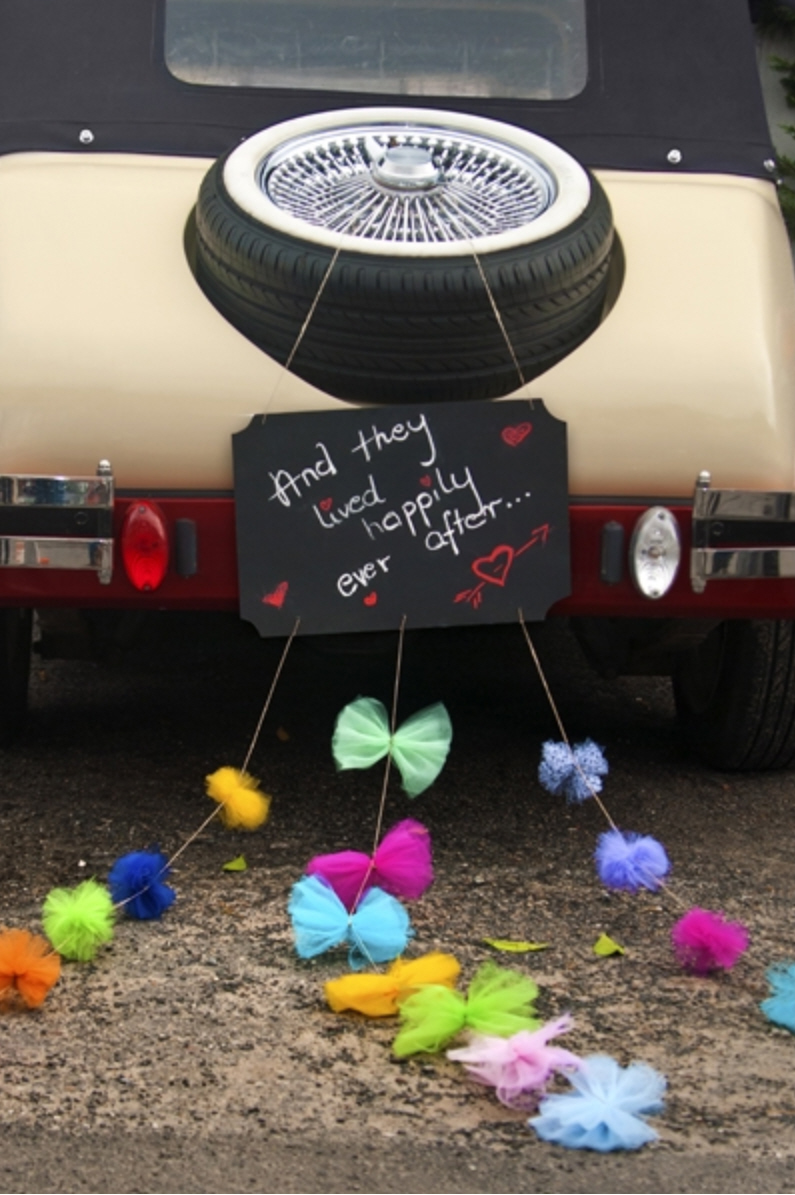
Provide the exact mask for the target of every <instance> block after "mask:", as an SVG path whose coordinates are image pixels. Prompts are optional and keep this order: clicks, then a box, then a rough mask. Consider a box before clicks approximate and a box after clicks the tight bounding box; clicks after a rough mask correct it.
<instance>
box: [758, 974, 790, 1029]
mask: <svg viewBox="0 0 795 1195" xmlns="http://www.w3.org/2000/svg"><path fill="white" fill-rule="evenodd" d="M765 974H766V975H767V980H768V983H769V984H770V986H771V988H772V989H773V995H772V996H768V998H767V1000H763V1001H762V1003H761V1004H760V1006H759V1007H760V1008H761V1009H762V1012H763V1013H764V1014H765V1016H766V1017H767V1019H768V1020H769V1021H772V1022H773V1024H774V1025H780V1026H781V1028H782V1029H789V1031H790V1033H795V963H775V964H774V965H773V966H772V967H768V969H767V971H766V972H765Z"/></svg>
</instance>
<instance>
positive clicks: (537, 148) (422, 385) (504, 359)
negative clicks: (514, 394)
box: [196, 108, 613, 403]
mask: <svg viewBox="0 0 795 1195" xmlns="http://www.w3.org/2000/svg"><path fill="white" fill-rule="evenodd" d="M196 230H197V249H196V256H197V261H196V273H197V278H198V280H199V283H200V285H201V286H202V288H203V290H204V292H205V294H206V295H207V297H208V298H209V299H210V300H211V302H212V303H213V304H214V305H215V307H216V308H217V309H218V311H219V312H221V314H222V315H224V316H225V317H226V319H228V320H229V322H230V323H231V324H233V325H234V327H235V328H237V329H238V330H239V331H240V332H242V333H243V335H244V336H246V337H248V338H249V340H252V341H253V342H254V343H255V344H257V345H259V347H260V348H262V349H263V350H264V351H265V352H266V353H268V354H269V355H270V356H272V357H274V358H275V359H276V360H277V361H279V362H281V363H282V364H285V363H289V367H290V368H291V369H292V370H294V372H295V373H297V374H299V375H300V376H301V377H303V378H304V379H305V380H306V381H308V382H311V383H312V384H314V385H315V386H318V387H319V388H320V389H322V390H325V391H326V392H328V393H329V394H332V395H335V396H336V397H338V398H342V399H348V400H351V401H359V402H371V403H372V402H412V401H422V402H429V401H444V400H454V399H464V398H468V399H484V398H495V397H498V396H500V395H503V394H507V393H509V392H510V391H512V390H515V389H517V388H518V386H519V385H520V384H521V383H522V381H529V380H530V379H531V378H534V377H536V376H537V375H539V374H541V373H543V372H544V371H545V370H547V369H549V368H550V366H552V365H554V364H555V363H556V362H558V361H560V360H561V359H562V358H563V357H565V356H567V354H568V353H570V352H571V351H572V350H573V349H574V348H576V347H577V346H578V345H579V344H581V343H582V342H583V341H584V340H585V339H586V337H588V336H589V335H590V334H591V333H592V332H593V331H594V329H595V328H596V327H597V325H598V324H599V322H600V319H601V317H602V311H603V307H604V298H605V291H606V288H607V281H608V268H609V263H610V254H611V248H612V243H613V225H612V217H611V212H610V205H609V203H608V200H607V197H606V195H605V193H604V191H603V190H602V188H601V186H600V185H599V183H598V181H597V180H596V179H595V178H594V177H593V175H591V174H590V173H589V172H588V171H586V170H585V169H584V168H583V167H582V166H580V165H579V164H578V163H577V162H576V161H575V160H574V159H573V158H572V157H571V156H570V155H569V154H567V153H566V152H565V151H563V150H562V149H560V148H559V147H558V146H555V145H553V144H551V143H550V142H548V141H545V140H544V139H542V138H540V137H538V136H536V135H534V134H532V133H528V132H525V131H523V130H521V129H517V128H514V127H512V126H510V125H506V124H501V123H498V122H496V121H492V120H484V119H479V118H476V117H472V116H468V115H464V114H462V113H453V112H439V111H434V110H429V109H414V108H375V109H351V110H347V111H337V112H326V113H319V114H316V115H313V116H308V117H302V118H299V119H297V120H292V121H288V122H286V123H284V124H280V125H275V126H273V127H271V128H269V129H265V130H264V131H262V132H260V133H257V134H255V135H254V136H252V137H250V138H248V139H247V140H246V141H244V142H242V143H241V144H240V145H239V146H238V147H237V148H236V149H234V150H233V151H232V152H231V153H230V154H229V155H227V156H226V158H222V159H220V160H219V161H218V162H216V163H215V164H214V165H213V167H212V168H211V169H210V171H209V172H208V174H207V175H206V177H205V179H204V182H203V184H202V187H201V190H200V194H199V199H198V204H197V209H196ZM484 277H485V279H486V280H487V282H488V285H486V283H485V282H484ZM495 308H496V312H495ZM305 325H306V326H305ZM296 345H298V347H297V349H296ZM509 346H510V347H509ZM520 375H521V376H520Z"/></svg>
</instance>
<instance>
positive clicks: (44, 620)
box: [0, 0, 795, 769]
mask: <svg viewBox="0 0 795 1195" xmlns="http://www.w3.org/2000/svg"><path fill="white" fill-rule="evenodd" d="M0 21H1V22H2V24H1V26H0V27H1V28H2V38H0V487H1V493H2V499H1V500H0V606H1V607H2V624H1V626H2V642H3V653H2V659H1V660H0V719H1V722H2V732H3V735H4V736H6V737H7V736H9V735H10V734H11V733H12V732H13V731H14V730H15V729H16V728H17V727H18V726H19V724H20V720H21V718H22V714H23V711H24V706H25V693H26V688H27V675H28V662H29V657H30V642H31V624H32V612H33V611H34V610H35V611H38V612H39V617H40V619H41V625H42V628H43V630H42V635H43V641H42V644H43V646H44V647H46V646H47V645H48V643H49V646H50V648H51V649H52V648H54V647H56V646H57V643H58V637H57V635H56V634H55V633H54V632H53V633H52V634H51V635H49V638H48V634H49V632H48V627H50V626H52V627H55V626H57V619H55V617H54V612H56V611H64V610H66V611H73V612H74V611H92V612H97V611H99V612H102V611H105V612H110V611H146V610H154V609H157V610H169V609H172V610H177V609H194V610H223V609H230V610H234V609H236V608H237V607H238V589H239V581H238V568H237V561H236V540H235V481H234V477H233V468H232V447H231V443H232V437H233V435H235V434H236V433H238V432H240V431H241V429H243V428H245V427H246V426H247V425H248V424H249V422H250V421H251V420H252V417H253V416H255V415H257V414H260V413H262V414H264V413H266V412H267V413H270V414H276V413H286V412H295V413H297V412H314V411H317V412H321V411H332V412H333V411H342V410H346V409H350V408H351V406H360V405H365V406H367V405H368V404H372V405H376V404H405V403H412V402H422V403H424V404H430V403H445V402H455V401H460V400H467V401H469V402H470V403H472V404H478V403H493V402H495V401H496V402H500V401H502V400H505V399H516V398H537V399H543V401H544V403H545V404H546V408H547V409H548V410H549V411H550V412H551V413H552V414H553V415H554V416H555V417H556V418H557V419H558V420H562V421H565V424H566V427H567V437H568V508H569V530H570V564H571V586H570V593H569V595H568V596H566V597H563V598H561V600H559V601H556V602H555V604H554V605H553V606H552V608H551V610H550V611H549V616H550V617H558V616H565V617H567V618H569V619H570V620H571V622H572V625H573V626H574V628H575V630H576V631H577V633H578V635H579V637H580V640H581V642H582V644H583V646H584V648H585V650H586V652H587V654H588V655H589V657H590V658H591V659H592V660H593V661H594V662H595V663H596V664H597V666H598V667H600V668H601V669H603V670H604V671H606V672H612V673H613V674H622V673H631V672H648V673H656V674H659V675H670V676H672V677H673V681H674V689H675V695H676V704H677V709H678V713H679V718H680V721H681V724H682V727H683V729H684V732H685V734H686V736H687V738H688V740H689V742H690V743H691V744H692V746H693V748H694V749H695V750H696V751H697V752H698V753H700V755H701V756H702V758H703V759H704V760H706V761H707V762H709V763H712V764H715V765H717V766H721V767H727V768H740V769H763V768H771V767H781V766H786V765H788V764H789V763H790V762H791V761H792V759H793V756H794V755H795V663H794V662H793V660H794V657H795V634H794V633H793V628H794V627H795V624H794V623H793V621H792V620H793V615H794V614H795V501H793V498H794V497H795V283H794V282H793V269H792V261H791V256H790V249H789V243H788V238H787V234H786V231H785V228H784V225H783V222H782V218H781V215H780V212H779V206H778V202H777V195H776V177H775V174H776V168H775V161H774V155H773V150H772V146H771V144H770V138H769V132H768V127H767V123H766V118H765V112H764V108H763V104H762V98H761V91H760V86H759V79H758V72H757V66H756V58H755V51H754V36H753V29H752V24H751V18H750V16H749V9H748V4H747V0H699V2H698V3H693V0H664V2H661V0H37V3H35V4H32V3H30V0H0ZM473 409H474V408H473ZM463 418H464V419H465V418H466V417H465V416H464V417H463Z"/></svg>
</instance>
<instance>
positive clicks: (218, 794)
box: [206, 768, 271, 830]
mask: <svg viewBox="0 0 795 1195" xmlns="http://www.w3.org/2000/svg"><path fill="white" fill-rule="evenodd" d="M206 779H207V796H208V797H212V799H213V800H214V801H217V802H218V804H219V805H220V806H221V820H222V821H223V823H224V825H225V826H226V828H227V829H228V830H256V829H257V828H258V827H259V826H261V825H262V823H263V822H264V821H265V819H266V818H267V816H268V813H269V812H270V807H271V799H270V797H269V796H268V795H267V793H263V792H261V791H260V787H259V781H258V780H255V779H254V777H253V776H249V774H248V772H239V771H238V770H237V768H219V769H218V771H217V772H213V773H212V775H211V776H208V777H207V778H206Z"/></svg>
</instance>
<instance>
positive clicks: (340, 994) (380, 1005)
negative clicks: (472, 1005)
mask: <svg viewBox="0 0 795 1195" xmlns="http://www.w3.org/2000/svg"><path fill="white" fill-rule="evenodd" d="M460 970H461V967H460V965H459V963H458V960H457V959H455V958H453V956H452V954H439V953H436V952H434V953H432V954H424V955H422V957H421V958H415V959H410V960H408V961H406V960H404V959H396V960H395V962H394V963H393V964H392V966H391V967H390V968H389V970H388V971H387V973H386V975H377V974H371V973H369V972H368V973H367V974H362V975H342V976H341V977H340V978H339V979H330V980H329V981H328V982H327V983H326V999H327V1000H328V1003H329V1007H330V1008H331V1009H333V1011H334V1012H344V1011H346V1010H347V1009H352V1010H354V1011H355V1012H361V1013H364V1015H365V1016H367V1017H389V1016H393V1015H394V1014H395V1013H396V1012H397V1011H398V1005H399V1004H400V1002H401V1000H405V999H406V997H407V996H410V995H411V993H412V992H416V991H417V989H418V988H420V987H424V986H425V985H427V984H429V983H432V984H437V985H439V986H442V987H448V988H452V987H455V983H456V980H457V979H458V975H459V972H460Z"/></svg>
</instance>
